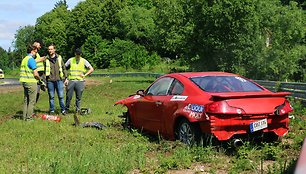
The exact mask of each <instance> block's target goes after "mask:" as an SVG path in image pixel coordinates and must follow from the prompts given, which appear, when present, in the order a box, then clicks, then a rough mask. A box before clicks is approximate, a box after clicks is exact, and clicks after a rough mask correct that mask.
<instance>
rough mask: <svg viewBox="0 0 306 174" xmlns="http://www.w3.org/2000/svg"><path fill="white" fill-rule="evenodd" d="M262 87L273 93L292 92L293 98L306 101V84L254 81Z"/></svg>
mask: <svg viewBox="0 0 306 174" xmlns="http://www.w3.org/2000/svg"><path fill="white" fill-rule="evenodd" d="M254 81H255V82H256V83H258V84H260V85H261V86H263V87H265V88H267V89H269V90H271V91H273V92H278V91H285V92H291V96H292V97H295V98H298V99H301V100H304V101H306V83H297V82H276V81H266V80H254Z"/></svg>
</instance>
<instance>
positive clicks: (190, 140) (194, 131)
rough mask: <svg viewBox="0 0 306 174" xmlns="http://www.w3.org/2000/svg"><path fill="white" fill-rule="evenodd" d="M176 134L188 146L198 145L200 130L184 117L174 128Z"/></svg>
mask: <svg viewBox="0 0 306 174" xmlns="http://www.w3.org/2000/svg"><path fill="white" fill-rule="evenodd" d="M176 135H177V139H178V140H180V141H181V142H183V143H185V144H187V145H189V146H192V145H198V144H199V143H200V139H201V132H200V130H199V128H198V127H197V126H195V125H192V124H191V123H190V122H189V121H188V120H186V119H183V120H181V121H180V122H179V124H178V126H177V129H176Z"/></svg>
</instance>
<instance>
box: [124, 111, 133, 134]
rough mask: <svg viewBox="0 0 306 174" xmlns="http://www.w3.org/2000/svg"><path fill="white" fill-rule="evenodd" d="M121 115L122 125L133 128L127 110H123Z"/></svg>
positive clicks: (129, 128)
mask: <svg viewBox="0 0 306 174" xmlns="http://www.w3.org/2000/svg"><path fill="white" fill-rule="evenodd" d="M123 117H124V122H123V127H124V128H125V129H128V130H131V129H132V128H133V124H132V120H131V115H130V113H129V111H127V112H125V113H124V114H123Z"/></svg>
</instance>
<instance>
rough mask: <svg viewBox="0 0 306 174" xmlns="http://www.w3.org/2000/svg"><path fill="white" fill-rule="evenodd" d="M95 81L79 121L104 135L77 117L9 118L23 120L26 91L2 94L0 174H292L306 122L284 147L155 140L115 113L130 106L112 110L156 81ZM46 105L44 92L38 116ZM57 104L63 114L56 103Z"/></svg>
mask: <svg viewBox="0 0 306 174" xmlns="http://www.w3.org/2000/svg"><path fill="white" fill-rule="evenodd" d="M91 79H93V80H96V81H98V82H99V83H97V84H95V85H91V86H86V89H85V91H84V94H83V98H82V107H89V108H91V110H92V113H91V114H90V115H86V116H80V121H81V122H86V121H97V122H100V123H102V124H104V125H106V126H107V128H106V129H104V130H96V129H94V128H81V127H74V126H73V125H72V124H73V123H74V121H73V114H68V115H67V116H65V117H63V118H62V121H61V122H59V123H56V122H53V121H46V120H42V119H40V118H36V119H35V121H33V122H24V121H22V120H19V119H14V118H13V119H9V120H7V121H4V118H7V117H8V116H14V117H19V116H21V109H22V98H23V91H17V92H12V93H3V94H0V98H1V102H0V104H1V107H0V119H1V120H2V121H1V124H0V132H1V134H0V138H1V140H2V141H1V143H0V163H1V165H0V171H1V172H2V173H61V174H62V173H82V174H83V173H103V174H104V173H106V174H107V173H115V174H117V173H133V172H135V173H137V172H140V173H165V172H167V171H169V170H182V169H190V170H191V169H193V168H194V167H197V166H203V170H204V171H205V172H208V173H220V172H221V173H222V172H226V173H261V168H263V171H264V173H280V172H283V171H285V173H286V172H288V173H290V172H292V168H293V167H294V164H295V161H296V159H297V158H298V155H299V151H300V147H301V145H302V141H303V138H304V137H305V125H306V122H305V118H304V117H303V116H300V115H296V119H295V120H293V121H292V122H291V127H290V133H289V135H287V136H286V137H285V138H284V141H283V143H280V144H263V145H254V144H249V143H247V144H245V146H243V147H242V148H240V149H238V150H235V151H233V150H232V149H227V148H223V147H212V146H208V147H193V148H189V147H187V146H185V145H184V144H181V143H180V142H176V141H166V140H162V139H161V140H159V141H158V138H154V137H153V138H152V137H151V136H146V135H144V134H142V133H141V132H139V131H136V130H134V131H132V132H129V131H127V130H124V129H123V128H122V126H121V123H122V119H121V118H119V117H118V116H119V115H121V114H122V112H124V111H126V109H125V108H124V107H122V106H113V104H114V103H115V101H117V100H119V99H123V98H125V97H127V96H128V95H130V94H133V93H135V91H136V90H138V89H145V88H146V87H147V86H148V85H149V84H150V83H151V82H152V81H153V80H154V79H153V78H141V77H120V78H113V79H112V80H113V82H112V83H109V81H110V79H109V78H106V77H105V78H91ZM71 103H74V100H73V101H72V102H71ZM48 105H49V104H48V95H47V93H46V92H43V93H42V96H41V98H40V100H39V102H38V104H37V106H36V109H37V110H39V114H43V113H46V112H47V111H48ZM55 105H56V108H57V110H58V111H59V104H58V101H57V100H56V101H55ZM261 164H263V165H261ZM285 164H286V165H285ZM194 170H195V169H194ZM1 172H0V173H1Z"/></svg>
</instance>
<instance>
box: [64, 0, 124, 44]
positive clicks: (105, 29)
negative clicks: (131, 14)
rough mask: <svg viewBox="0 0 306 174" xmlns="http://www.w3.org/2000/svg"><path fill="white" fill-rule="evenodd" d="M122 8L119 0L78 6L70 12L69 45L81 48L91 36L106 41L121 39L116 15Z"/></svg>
mask: <svg viewBox="0 0 306 174" xmlns="http://www.w3.org/2000/svg"><path fill="white" fill-rule="evenodd" d="M124 6H125V3H124V2H123V1H121V0H105V1H100V0H87V1H85V2H82V3H80V4H78V5H77V6H76V7H75V8H74V9H73V10H72V12H71V15H70V20H69V24H68V28H67V31H68V33H67V34H68V42H69V45H71V46H73V47H74V48H76V47H81V46H82V45H83V44H84V42H85V41H86V39H87V38H88V37H89V36H91V35H97V36H101V37H102V38H104V39H107V40H112V39H113V38H116V37H121V35H120V34H119V33H118V32H119V29H118V23H119V20H118V15H117V13H118V12H119V11H120V10H121V9H122V8H123V7H124Z"/></svg>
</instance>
